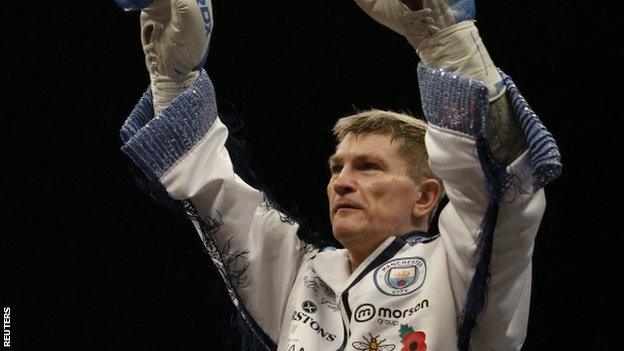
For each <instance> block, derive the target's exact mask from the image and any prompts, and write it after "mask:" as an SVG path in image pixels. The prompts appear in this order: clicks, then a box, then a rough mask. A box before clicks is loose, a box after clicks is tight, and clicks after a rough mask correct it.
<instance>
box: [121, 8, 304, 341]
mask: <svg viewBox="0 0 624 351" xmlns="http://www.w3.org/2000/svg"><path fill="white" fill-rule="evenodd" d="M117 2H118V4H120V5H121V6H122V7H124V8H129V9H134V10H137V9H143V10H142V12H141V34H142V36H141V37H142V43H143V48H144V51H145V54H146V64H147V68H148V71H149V73H150V80H151V86H150V89H148V90H147V92H146V93H145V94H144V96H143V98H142V99H141V100H140V101H139V103H138V104H137V105H136V107H135V109H134V111H132V113H131V114H130V116H129V117H128V119H127V120H126V122H125V124H124V125H123V127H122V129H121V137H122V140H123V144H124V145H123V147H122V151H123V152H124V153H125V154H127V155H128V156H129V157H130V158H131V159H132V161H134V163H135V164H136V165H137V166H138V167H139V168H140V169H141V170H142V171H143V173H144V174H145V175H146V177H147V178H148V181H149V184H150V186H151V187H152V188H156V189H160V190H161V192H162V194H163V195H165V196H166V197H168V198H170V199H173V200H176V201H177V202H178V203H179V204H180V205H181V206H182V207H183V208H184V210H185V211H186V212H187V214H188V215H189V216H190V219H191V220H192V221H193V223H194V225H195V227H196V228H197V231H198V233H199V234H200V238H201V240H202V242H203V243H204V245H205V247H206V249H207V250H208V252H209V254H210V255H211V258H212V259H213V261H214V263H215V264H216V266H217V268H218V270H219V272H220V273H221V275H222V277H223V279H224V282H225V284H226V287H227V289H228V292H229V294H230V296H231V298H232V300H233V301H234V303H235V305H236V307H237V308H238V309H239V311H240V313H241V316H242V317H243V318H244V321H245V323H246V324H247V325H248V326H249V327H251V329H252V331H253V332H254V333H255V335H256V337H258V340H261V341H262V343H263V344H264V346H266V347H267V348H269V349H271V348H274V346H275V343H276V342H277V339H278V336H279V332H280V324H281V321H282V319H283V314H284V309H285V307H286V301H287V298H288V295H289V292H290V289H291V285H292V281H293V280H294V278H295V274H296V271H297V268H298V267H299V265H300V261H301V259H302V257H303V255H304V254H305V252H306V250H304V248H306V245H305V243H304V242H303V241H301V240H300V239H299V238H298V235H297V234H298V232H299V230H300V228H299V225H298V224H297V223H296V222H295V221H292V220H290V219H288V218H287V217H286V216H285V215H284V214H283V213H281V212H279V211H278V210H276V209H275V208H273V207H272V206H271V205H270V203H269V201H268V200H267V199H266V196H265V194H264V193H263V192H261V191H259V190H257V189H254V188H253V187H251V186H249V185H248V184H246V183H245V182H244V181H243V180H242V179H241V178H240V177H239V176H238V175H237V174H236V173H235V172H234V169H233V166H232V162H231V160H230V156H229V153H228V151H227V149H226V148H225V143H226V140H227V138H228V130H227V128H226V127H225V126H224V125H223V123H221V121H220V120H219V116H218V114H217V106H216V102H215V92H214V89H213V86H212V83H211V81H210V79H209V78H208V76H207V74H206V72H205V71H204V70H203V69H202V65H203V61H204V60H205V57H206V52H207V50H208V40H209V38H210V33H211V30H212V11H211V6H210V1H206V0H177V1H171V0H156V1H154V2H153V3H152V2H150V1H123V0H118V1H117ZM145 6H147V7H145ZM154 111H155V112H154Z"/></svg>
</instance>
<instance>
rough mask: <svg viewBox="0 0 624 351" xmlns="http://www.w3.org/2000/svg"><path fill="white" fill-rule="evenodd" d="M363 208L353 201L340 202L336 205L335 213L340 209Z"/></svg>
mask: <svg viewBox="0 0 624 351" xmlns="http://www.w3.org/2000/svg"><path fill="white" fill-rule="evenodd" d="M361 209H362V208H361V207H359V206H356V205H354V204H352V203H338V204H337V205H336V206H335V207H334V213H338V212H339V211H341V210H343V211H349V210H361Z"/></svg>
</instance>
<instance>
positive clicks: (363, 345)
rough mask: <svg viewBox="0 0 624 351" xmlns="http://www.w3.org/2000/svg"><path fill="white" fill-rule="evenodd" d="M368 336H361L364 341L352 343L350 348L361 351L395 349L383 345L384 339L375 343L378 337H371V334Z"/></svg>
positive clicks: (389, 345) (393, 346)
mask: <svg viewBox="0 0 624 351" xmlns="http://www.w3.org/2000/svg"><path fill="white" fill-rule="evenodd" d="M368 336H369V337H366V335H362V339H364V341H359V340H358V341H354V342H353V343H352V344H351V346H353V347H354V348H355V349H357V350H361V351H392V350H394V349H395V348H396V345H393V344H384V342H385V341H386V339H382V340H381V341H377V338H378V337H379V335H377V336H373V334H371V333H368Z"/></svg>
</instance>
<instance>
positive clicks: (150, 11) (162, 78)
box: [116, 0, 213, 115]
mask: <svg viewBox="0 0 624 351" xmlns="http://www.w3.org/2000/svg"><path fill="white" fill-rule="evenodd" d="M116 2H117V5H119V6H120V7H122V8H123V9H124V10H141V43H142V44H143V52H144V53H145V63H146V65H147V70H148V72H149V74H150V81H151V87H152V95H153V102H154V113H155V115H158V114H159V113H160V112H161V111H162V110H163V109H164V108H166V107H167V106H168V104H169V103H170V102H171V100H173V99H174V98H175V97H177V96H178V95H180V93H182V92H183V91H184V90H185V89H187V88H188V87H189V86H191V85H193V83H194V82H195V81H196V80H197V77H198V76H199V70H200V69H201V68H202V67H203V65H204V63H205V61H206V57H207V55H208V44H209V42H210V35H211V33H212V26H213V20H212V3H211V0H116Z"/></svg>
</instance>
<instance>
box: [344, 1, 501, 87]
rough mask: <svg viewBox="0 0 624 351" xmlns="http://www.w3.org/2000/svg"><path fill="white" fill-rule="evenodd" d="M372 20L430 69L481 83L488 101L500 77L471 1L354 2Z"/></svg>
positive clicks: (499, 83) (499, 84)
mask: <svg viewBox="0 0 624 351" xmlns="http://www.w3.org/2000/svg"><path fill="white" fill-rule="evenodd" d="M355 2H356V3H357V4H358V5H359V6H360V7H361V8H362V9H363V10H364V11H365V12H366V13H367V14H368V15H370V16H371V17H372V18H373V19H375V20H376V21H377V22H379V23H381V24H383V25H385V26H386V27H388V28H390V29H392V30H394V31H395V32H397V33H399V34H401V35H403V36H404V37H405V38H406V39H407V41H408V42H409V43H410V44H411V45H412V46H413V47H414V49H416V52H417V53H418V55H419V56H420V58H421V60H422V61H423V62H424V63H425V64H426V65H427V66H430V67H435V68H443V69H445V70H448V71H452V72H455V73H457V74H461V75H464V76H468V77H470V78H473V79H475V80H479V81H482V82H483V83H484V84H485V85H486V86H487V87H488V90H489V93H490V98H491V99H496V98H497V97H499V96H501V95H502V93H503V92H504V87H503V85H502V84H501V80H502V79H501V76H500V74H499V73H498V70H497V69H496V67H495V66H494V63H493V62H492V59H491V58H490V55H489V54H488V52H487V50H486V49H485V46H484V45H483V42H482V40H481V37H480V36H479V31H478V30H477V27H476V26H475V25H474V16H475V12H476V11H475V4H474V0H355Z"/></svg>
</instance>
